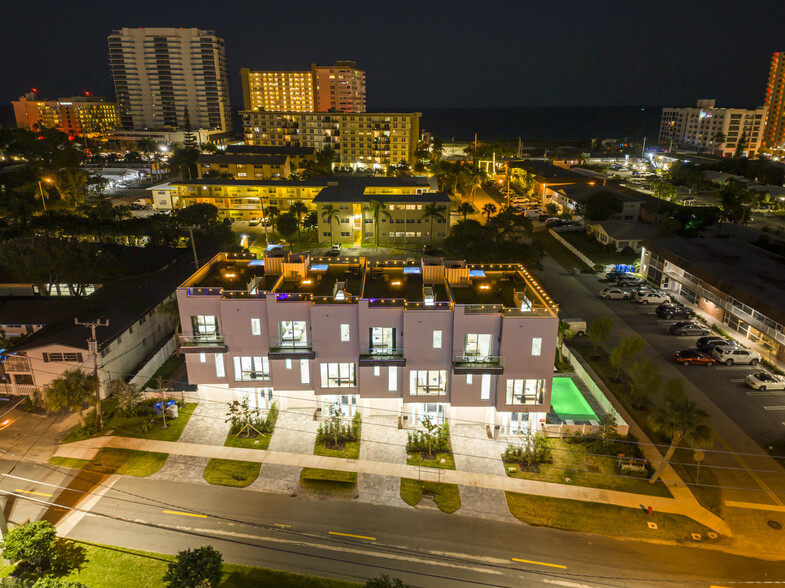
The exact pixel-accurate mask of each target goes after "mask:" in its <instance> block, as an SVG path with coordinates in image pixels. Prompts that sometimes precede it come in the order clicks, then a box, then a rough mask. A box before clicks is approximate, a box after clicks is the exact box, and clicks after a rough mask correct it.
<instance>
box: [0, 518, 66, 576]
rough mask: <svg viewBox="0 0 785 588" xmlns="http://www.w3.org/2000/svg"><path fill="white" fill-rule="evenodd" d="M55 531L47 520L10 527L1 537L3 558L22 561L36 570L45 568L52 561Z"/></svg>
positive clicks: (0, 545) (55, 539) (0, 546)
mask: <svg viewBox="0 0 785 588" xmlns="http://www.w3.org/2000/svg"><path fill="white" fill-rule="evenodd" d="M56 541H57V533H56V531H55V528H54V525H52V523H50V522H48V521H35V522H30V523H25V524H23V525H19V526H18V527H15V528H13V529H11V530H10V531H9V532H8V534H7V535H6V536H5V538H4V539H3V542H2V544H0V548H2V550H3V559H7V560H8V561H12V562H16V561H22V562H24V563H25V564H27V565H29V566H31V567H33V568H34V569H35V570H37V571H42V570H46V569H48V568H49V566H50V565H51V563H52V558H53V557H54V553H55V542H56Z"/></svg>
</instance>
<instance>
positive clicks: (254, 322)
mask: <svg viewBox="0 0 785 588" xmlns="http://www.w3.org/2000/svg"><path fill="white" fill-rule="evenodd" d="M261 334H262V321H261V320H260V319H258V318H252V319H251V335H261Z"/></svg>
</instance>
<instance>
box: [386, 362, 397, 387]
mask: <svg viewBox="0 0 785 588" xmlns="http://www.w3.org/2000/svg"><path fill="white" fill-rule="evenodd" d="M387 390H389V391H390V392H395V391H396V390H398V367H397V366H394V365H391V366H390V367H388V368H387Z"/></svg>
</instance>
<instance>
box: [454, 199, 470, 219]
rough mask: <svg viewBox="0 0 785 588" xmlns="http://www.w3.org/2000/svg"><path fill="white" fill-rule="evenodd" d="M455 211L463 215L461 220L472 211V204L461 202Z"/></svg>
mask: <svg viewBox="0 0 785 588" xmlns="http://www.w3.org/2000/svg"><path fill="white" fill-rule="evenodd" d="M455 211H456V212H457V213H458V214H462V215H463V220H466V217H467V216H469V215H470V214H472V213H473V212H474V206H472V205H471V204H469V203H468V202H461V203H460V204H459V205H458V208H456V209H455Z"/></svg>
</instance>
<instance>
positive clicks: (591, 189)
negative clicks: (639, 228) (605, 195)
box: [554, 183, 644, 202]
mask: <svg viewBox="0 0 785 588" xmlns="http://www.w3.org/2000/svg"><path fill="white" fill-rule="evenodd" d="M554 189H555V191H556V192H561V193H562V194H564V195H565V196H567V198H569V199H570V200H574V201H575V202H583V201H585V200H587V199H588V198H589V197H590V196H591V195H592V194H595V193H597V192H610V193H611V194H613V195H614V196H618V198H619V200H621V201H623V202H643V201H644V199H643V198H641V197H638V195H637V194H635V193H633V194H630V193H629V192H625V191H622V190H619V189H617V188H616V187H615V186H608V185H606V186H603V185H602V184H599V183H596V184H588V183H582V184H566V185H564V186H559V187H558V188H554Z"/></svg>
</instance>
